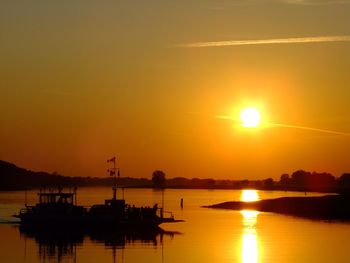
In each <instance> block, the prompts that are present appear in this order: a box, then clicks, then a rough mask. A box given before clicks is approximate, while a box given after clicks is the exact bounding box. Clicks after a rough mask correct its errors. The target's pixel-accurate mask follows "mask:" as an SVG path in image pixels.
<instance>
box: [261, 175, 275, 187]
mask: <svg viewBox="0 0 350 263" xmlns="http://www.w3.org/2000/svg"><path fill="white" fill-rule="evenodd" d="M263 185H264V188H266V189H272V188H273V187H274V185H275V183H274V181H273V179H272V178H267V179H265V180H264V181H263Z"/></svg>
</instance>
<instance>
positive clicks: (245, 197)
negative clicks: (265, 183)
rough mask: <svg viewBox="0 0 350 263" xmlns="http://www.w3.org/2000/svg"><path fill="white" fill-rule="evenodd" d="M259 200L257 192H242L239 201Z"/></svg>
mask: <svg viewBox="0 0 350 263" xmlns="http://www.w3.org/2000/svg"><path fill="white" fill-rule="evenodd" d="M258 200H259V194H258V191H257V190H242V192H241V201H243V202H254V201H258Z"/></svg>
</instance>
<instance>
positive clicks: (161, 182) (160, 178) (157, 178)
mask: <svg viewBox="0 0 350 263" xmlns="http://www.w3.org/2000/svg"><path fill="white" fill-rule="evenodd" d="M165 181H166V179H165V173H164V172H163V171H160V170H156V171H154V172H153V174H152V182H153V187H155V188H160V187H164V186H165Z"/></svg>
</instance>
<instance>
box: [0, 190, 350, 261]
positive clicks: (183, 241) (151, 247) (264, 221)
mask: <svg viewBox="0 0 350 263" xmlns="http://www.w3.org/2000/svg"><path fill="white" fill-rule="evenodd" d="M111 194H112V193H111V190H110V189H109V188H81V189H79V190H78V204H79V205H86V206H90V205H92V204H96V203H103V200H104V199H108V198H110V197H111ZM300 195H302V196H304V193H298V192H282V191H255V190H243V191H241V190H183V189H176V190H175V189H174V190H173V189H171V190H170V189H168V190H165V191H164V203H165V210H169V211H172V212H174V215H175V217H176V219H183V220H185V222H182V223H175V224H162V225H161V228H162V229H163V231H158V232H150V233H137V232H135V233H128V234H120V233H114V232H110V233H99V232H97V233H96V232H92V233H90V232H89V233H81V232H76V233H75V231H67V233H66V232H65V231H61V230H60V231H55V230H52V231H49V232H47V231H46V232H40V233H37V232H35V231H30V230H28V229H23V228H20V227H19V225H18V224H16V222H15V219H14V218H12V217H11V215H13V214H15V213H17V212H18V211H19V209H20V208H21V207H23V204H24V202H25V193H24V192H23V191H18V192H16V191H15V192H0V262H9V263H10V262H25V263H32V262H166V263H170V262H241V263H258V262H283V263H288V262H293V263H294V262H305V263H306V262H307V263H313V262H315V263H316V262H317V263H319V262H327V263H328V262H350V254H349V243H350V242H349V238H350V224H348V223H341V222H324V221H312V220H308V219H301V218H296V217H291V216H284V215H279V214H274V213H261V212H257V211H229V210H215V209H207V208H201V206H202V205H210V204H214V203H219V202H225V201H238V200H244V201H252V200H257V199H268V198H276V197H282V196H300ZM307 195H310V196H311V195H321V194H317V193H313V194H309V193H307ZM118 196H119V198H120V197H122V196H124V198H125V199H126V202H127V203H129V204H135V206H152V205H153V204H155V203H158V204H159V205H160V204H161V203H162V192H161V191H157V190H152V189H125V190H124V191H122V190H120V191H119V192H118ZM181 198H183V200H184V206H183V208H181V207H180V200H181ZM36 199H37V196H36V191H29V192H28V193H27V194H26V200H27V203H28V204H35V203H36Z"/></svg>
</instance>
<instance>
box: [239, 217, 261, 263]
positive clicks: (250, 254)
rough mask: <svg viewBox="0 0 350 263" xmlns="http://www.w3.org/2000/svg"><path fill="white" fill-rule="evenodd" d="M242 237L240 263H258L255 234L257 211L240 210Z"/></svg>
mask: <svg viewBox="0 0 350 263" xmlns="http://www.w3.org/2000/svg"><path fill="white" fill-rule="evenodd" d="M241 214H242V216H243V219H242V222H243V235H242V250H241V262H242V263H257V262H258V261H259V246H258V239H257V234H256V229H255V226H256V223H257V217H258V215H259V212H258V211H252V210H242V211H241Z"/></svg>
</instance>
